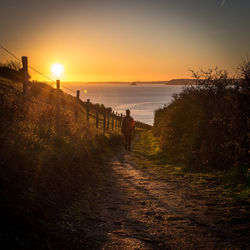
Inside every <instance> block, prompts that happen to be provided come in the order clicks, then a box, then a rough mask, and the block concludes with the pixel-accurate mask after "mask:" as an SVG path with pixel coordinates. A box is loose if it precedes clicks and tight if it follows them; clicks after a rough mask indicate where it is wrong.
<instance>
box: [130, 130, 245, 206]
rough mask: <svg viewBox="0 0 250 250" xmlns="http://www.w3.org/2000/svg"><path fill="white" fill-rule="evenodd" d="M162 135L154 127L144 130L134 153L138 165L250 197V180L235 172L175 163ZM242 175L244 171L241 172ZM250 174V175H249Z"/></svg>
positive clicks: (240, 197)
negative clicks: (155, 133) (163, 146)
mask: <svg viewBox="0 0 250 250" xmlns="http://www.w3.org/2000/svg"><path fill="white" fill-rule="evenodd" d="M159 144H160V143H159V138H157V137H155V136H153V134H152V131H143V130H142V131H140V139H139V140H138V141H137V142H136V143H135V145H134V149H133V152H132V153H131V154H132V157H133V159H134V161H135V162H136V164H137V166H138V167H139V168H141V169H142V170H144V171H148V172H152V171H153V172H157V174H158V175H159V176H160V177H161V178H162V179H166V180H167V179H168V178H170V177H171V176H172V177H174V178H175V180H178V181H180V182H186V183H188V185H191V186H193V187H198V188H201V189H203V190H209V189H211V188H212V189H216V191H218V192H219V193H220V194H221V195H223V196H227V197H231V198H233V199H234V200H239V201H242V200H246V199H249V197H250V184H249V181H248V182H246V181H245V180H241V179H240V178H239V177H238V176H237V174H239V171H234V172H230V171H229V172H219V171H217V172H216V171H213V172H199V171H194V170H193V168H192V166H188V165H186V164H182V163H173V161H172V160H171V159H169V158H168V157H167V156H166V155H165V154H164V153H163V152H162V151H161V150H160V148H159ZM239 176H242V174H239ZM248 178H249V177H248Z"/></svg>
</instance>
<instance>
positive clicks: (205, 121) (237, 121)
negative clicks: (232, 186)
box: [153, 62, 250, 185]
mask: <svg viewBox="0 0 250 250" xmlns="http://www.w3.org/2000/svg"><path fill="white" fill-rule="evenodd" d="M194 75H195V78H196V85H195V86H190V87H186V88H185V89H184V90H183V91H182V92H181V93H180V94H177V95H175V96H174V100H173V101H172V103H171V104H170V105H169V106H166V107H164V108H161V109H158V110H157V111H156V112H155V122H154V128H153V131H154V135H155V136H158V137H159V138H160V148H161V150H162V151H163V152H164V153H165V155H166V156H168V158H169V159H172V161H174V162H182V163H184V164H186V165H187V166H189V168H191V169H195V170H198V171H223V172H224V173H225V175H226V176H227V178H228V179H230V178H231V179H232V180H233V181H234V182H236V183H238V184H239V183H243V184H246V185H249V181H250V176H249V169H248V168H249V129H250V127H249V125H250V117H249V114H250V107H249V99H250V63H249V62H246V63H244V65H242V66H241V71H240V76H239V77H237V78H236V79H232V78H229V77H228V75H227V73H226V72H223V71H218V70H215V71H213V70H210V71H208V72H201V73H199V74H194Z"/></svg>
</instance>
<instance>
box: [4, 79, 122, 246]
mask: <svg viewBox="0 0 250 250" xmlns="http://www.w3.org/2000/svg"><path fill="white" fill-rule="evenodd" d="M28 93H29V97H28V101H27V102H26V103H23V97H22V84H21V83H20V82H13V81H10V80H7V79H4V78H0V103H1V106H0V109H1V110H0V127H1V130H0V131H1V132H0V138H1V140H0V141H1V153H0V171H1V176H0V183H1V189H0V197H1V205H0V221H1V223H0V224H1V226H0V241H1V243H2V244H1V245H2V246H6V248H5V249H7V248H9V249H10V248H12V249H13V248H14V249H19V248H20V247H21V246H22V248H25V249H37V248H38V246H39V247H41V242H43V241H45V242H47V241H48V239H49V238H52V239H53V238H54V237H62V238H63V237H64V236H63V235H60V236H56V231H57V230H59V229H58V228H57V229H55V228H51V225H53V224H54V222H55V220H56V219H57V218H58V216H59V215H60V214H61V213H62V211H63V210H65V209H68V208H70V207H71V206H72V204H73V203H74V202H75V201H76V200H77V199H79V197H81V198H82V199H83V200H84V201H85V203H86V204H85V209H86V211H88V213H89V214H90V213H91V212H92V210H93V211H94V210H95V209H97V208H93V207H90V206H89V204H91V202H92V200H93V196H95V195H96V188H97V187H98V186H99V185H103V182H105V181H106V178H104V175H106V174H107V173H108V168H107V167H106V164H105V162H106V161H107V160H108V159H109V158H110V157H111V156H112V155H113V153H114V152H115V151H116V150H117V148H119V145H120V144H121V136H120V134H119V132H118V131H119V130H118V129H115V130H113V131H111V130H109V131H108V130H107V131H106V132H105V133H103V128H102V127H100V128H99V129H96V128H95V126H94V125H95V119H94V118H93V117H94V116H93V115H92V113H90V120H89V124H87V122H86V110H85V107H84V103H83V104H81V105H80V109H79V120H78V122H76V121H75V117H74V110H75V109H74V107H75V98H74V97H72V96H70V95H68V94H65V93H64V92H61V95H60V100H61V113H60V120H59V123H60V124H59V130H58V120H57V117H56V116H57V110H56V103H57V101H56V100H57V99H56V90H55V89H54V88H52V87H50V86H48V85H45V84H43V83H37V82H36V83H30V84H29V88H28ZM93 106H94V105H93ZM100 107H101V106H100ZM54 227H56V226H55V225H54Z"/></svg>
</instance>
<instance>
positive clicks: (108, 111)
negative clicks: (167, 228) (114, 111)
mask: <svg viewBox="0 0 250 250" xmlns="http://www.w3.org/2000/svg"><path fill="white" fill-rule="evenodd" d="M107 113H108V114H107V115H108V119H107V130H109V115H110V111H108V112H107Z"/></svg>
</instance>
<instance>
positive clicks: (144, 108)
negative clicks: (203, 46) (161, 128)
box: [65, 83, 183, 125]
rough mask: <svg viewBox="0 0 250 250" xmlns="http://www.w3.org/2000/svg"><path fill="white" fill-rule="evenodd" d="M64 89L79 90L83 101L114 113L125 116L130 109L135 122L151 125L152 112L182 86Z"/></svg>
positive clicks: (82, 87)
mask: <svg viewBox="0 0 250 250" xmlns="http://www.w3.org/2000/svg"><path fill="white" fill-rule="evenodd" d="M65 87H69V88H70V89H72V90H74V91H76V90H77V89H79V90H80V97H81V99H82V100H83V101H86V99H90V101H91V102H93V103H100V104H104V105H105V106H106V107H111V108H112V109H113V110H114V111H115V112H119V113H123V114H125V110H126V109H130V110H131V116H132V117H134V119H135V120H138V121H141V122H144V123H147V124H151V125H152V124H153V122H154V111H155V110H156V109H158V108H159V107H162V106H163V105H165V104H169V103H170V101H171V99H172V95H173V94H174V93H178V92H180V90H181V89H182V87H183V86H167V85H162V84H154V85H153V84H138V85H136V86H132V85H127V84H75V83H74V84H73V83H72V84H71V85H68V84H67V85H65ZM65 91H67V90H65ZM68 93H70V92H68ZM70 94H71V93H70Z"/></svg>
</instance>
